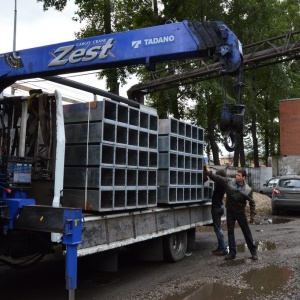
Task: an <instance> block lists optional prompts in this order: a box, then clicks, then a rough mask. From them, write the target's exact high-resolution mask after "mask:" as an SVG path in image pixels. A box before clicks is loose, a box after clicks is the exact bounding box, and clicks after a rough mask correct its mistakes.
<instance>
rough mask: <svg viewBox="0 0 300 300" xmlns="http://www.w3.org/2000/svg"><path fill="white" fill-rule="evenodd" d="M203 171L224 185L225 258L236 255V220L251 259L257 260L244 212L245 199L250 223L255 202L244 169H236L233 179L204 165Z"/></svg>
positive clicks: (228, 258) (252, 218)
mask: <svg viewBox="0 0 300 300" xmlns="http://www.w3.org/2000/svg"><path fill="white" fill-rule="evenodd" d="M205 173H206V174H207V176H208V177H209V178H210V179H211V180H213V181H214V182H216V183H219V184H221V185H222V186H224V187H225V191H226V196H227V198H226V209H227V211H226V220H227V230H228V244H229V253H228V254H227V255H226V256H225V260H231V259H235V257H236V243H235V236H234V226H235V222H236V221H237V222H238V224H239V225H240V227H241V230H242V232H243V235H244V238H245V241H246V243H247V246H248V248H249V250H250V252H251V255H252V259H253V260H257V259H258V257H257V248H256V246H255V244H254V242H253V238H252V233H251V230H250V227H249V224H248V221H247V216H246V213H245V207H246V201H247V200H248V201H249V206H250V222H251V223H252V222H253V220H254V216H255V202H254V200H253V197H252V189H251V188H250V187H249V185H248V184H247V183H246V182H245V179H246V175H247V174H246V171H245V170H244V169H240V170H238V171H237V173H236V175H235V179H233V178H228V177H222V176H219V175H216V174H213V173H212V171H211V170H210V169H209V167H208V166H207V165H206V166H205Z"/></svg>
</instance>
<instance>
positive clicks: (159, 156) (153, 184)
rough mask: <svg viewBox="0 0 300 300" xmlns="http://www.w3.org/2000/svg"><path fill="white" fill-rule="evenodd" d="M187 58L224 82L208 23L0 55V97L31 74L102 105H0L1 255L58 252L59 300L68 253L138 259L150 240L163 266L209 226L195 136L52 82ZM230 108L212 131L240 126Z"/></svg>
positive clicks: (73, 264)
mask: <svg viewBox="0 0 300 300" xmlns="http://www.w3.org/2000/svg"><path fill="white" fill-rule="evenodd" d="M189 58H213V59H216V60H218V61H220V63H221V65H222V72H224V74H230V75H236V74H237V73H238V72H240V70H241V65H242V48H241V43H240V42H239V40H238V39H237V37H236V36H235V34H234V33H233V32H232V31H231V30H230V29H229V28H228V27H227V26H226V25H225V24H224V23H222V22H220V21H214V22H207V21H205V22H197V21H183V22H177V23H168V24H164V25H160V26H154V27H149V28H142V29H137V30H131V31H126V32H120V33H112V34H107V35H103V36H96V37H90V38H85V39H81V40H74V41H69V42H64V43H59V44H53V45H47V46H42V47H37V48H32V49H25V50H20V51H14V52H10V53H3V54H0V92H2V91H3V90H4V89H5V88H7V87H8V86H10V85H11V84H13V83H15V82H16V81H17V80H24V79H30V78H37V77H39V78H44V79H47V80H50V81H53V82H57V83H61V84H64V85H66V86H71V87H73V88H77V89H81V90H84V91H88V92H90V93H92V94H93V95H100V96H103V97H104V98H103V100H102V101H91V102H87V103H78V104H69V105H62V96H61V93H60V92H59V91H58V90H56V91H55V92H54V93H53V94H49V93H45V92H43V91H41V90H31V91H30V92H29V95H28V96H22V97H17V96H12V97H6V96H5V97H2V99H1V100H0V120H1V124H0V135H1V142H0V143H1V163H0V168H1V175H0V176H1V181H0V188H1V198H0V228H1V231H0V255H1V256H2V257H11V258H20V257H23V256H28V255H33V254H39V253H40V254H41V255H40V256H39V257H38V259H40V258H41V257H43V255H45V254H47V253H51V251H53V248H54V247H61V248H62V249H63V250H64V254H65V265H66V269H65V272H66V274H65V278H66V288H67V290H68V294H69V299H74V298H75V290H76V287H77V259H78V257H81V256H86V255H90V254H94V253H99V252H104V251H107V252H108V251H109V250H112V249H119V248H120V247H124V246H130V245H137V244H139V245H142V244H143V242H148V244H147V247H144V248H139V249H142V250H140V254H141V255H142V254H145V252H147V249H149V247H150V246H149V245H150V244H151V245H152V246H154V245H155V249H159V250H158V252H157V253H158V255H159V256H160V257H162V258H163V259H165V260H169V261H178V260H181V259H182V258H183V257H184V255H185V253H186V251H187V249H189V248H191V246H192V245H193V242H194V240H195V228H196V226H199V225H205V224H209V223H211V222H212V221H211V213H210V210H211V194H212V186H210V185H207V184H204V182H203V159H204V156H203V155H204V131H203V128H201V127H197V126H194V125H192V124H190V123H186V122H183V121H180V120H177V119H175V118H172V117H170V118H168V119H159V117H158V115H157V112H156V110H155V109H153V108H150V107H147V106H146V105H143V104H141V103H139V102H138V101H135V100H136V99H135V97H134V95H133V97H132V99H127V98H125V97H121V96H118V95H114V94H112V93H108V92H106V91H103V90H100V89H97V88H94V87H91V86H87V85H84V84H80V83H77V82H74V81H71V80H69V79H65V78H62V77H59V76H58V75H61V74H68V73H73V72H83V71H88V70H99V69H107V68H116V67H121V66H129V65H137V64H142V65H145V66H146V67H151V66H153V65H154V64H156V63H159V62H167V61H170V60H180V59H189ZM237 107H238V108H241V107H242V108H244V107H243V105H238V104H237V106H236V107H234V105H233V106H232V107H227V108H226V111H227V112H226V113H225V114H224V116H225V118H224V122H223V127H224V130H234V129H238V128H240V126H241V124H240V123H241V117H242V115H243V113H240V110H239V109H238V110H237V109H236V108H237ZM237 111H238V112H237ZM149 243H150V244H149ZM148 252H149V251H148ZM150 252H151V251H150ZM2 261H3V260H2Z"/></svg>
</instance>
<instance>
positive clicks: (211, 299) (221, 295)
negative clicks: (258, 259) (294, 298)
mask: <svg viewBox="0 0 300 300" xmlns="http://www.w3.org/2000/svg"><path fill="white" fill-rule="evenodd" d="M292 277H293V272H292V271H291V270H290V269H289V268H287V267H278V266H269V267H265V268H263V269H257V270H251V271H249V272H247V273H246V274H245V275H243V280H244V281H245V282H246V284H247V285H249V288H245V289H241V288H238V287H231V286H227V285H223V284H221V283H210V284H205V285H202V286H201V287H200V288H198V289H197V290H193V291H190V292H189V293H188V292H187V293H186V294H184V295H175V296H172V297H168V298H167V300H215V299H218V300H227V299H253V297H254V296H266V295H274V294H276V293H278V292H282V290H283V287H284V285H285V284H286V283H287V282H288V280H289V279H291V278H292Z"/></svg>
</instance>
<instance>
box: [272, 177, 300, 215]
mask: <svg viewBox="0 0 300 300" xmlns="http://www.w3.org/2000/svg"><path fill="white" fill-rule="evenodd" d="M271 203H272V214H273V215H276V214H278V211H279V210H280V209H284V210H300V176H298V175H289V176H281V177H280V178H279V179H278V182H277V185H276V187H275V188H274V190H273V193H272V200H271Z"/></svg>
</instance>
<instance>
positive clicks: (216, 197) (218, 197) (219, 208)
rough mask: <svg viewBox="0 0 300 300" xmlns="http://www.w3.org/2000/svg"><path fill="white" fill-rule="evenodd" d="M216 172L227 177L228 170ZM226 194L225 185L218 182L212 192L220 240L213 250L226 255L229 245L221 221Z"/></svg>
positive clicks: (215, 226)
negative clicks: (225, 239)
mask: <svg viewBox="0 0 300 300" xmlns="http://www.w3.org/2000/svg"><path fill="white" fill-rule="evenodd" d="M216 174H217V175H220V176H223V177H226V170H225V169H222V170H217V171H216ZM224 195H225V187H224V186H223V185H221V184H219V183H217V182H216V183H215V187H214V191H213V194H212V201H211V216H212V220H213V226H214V231H215V233H216V236H217V240H218V247H217V249H215V250H213V251H212V253H213V254H214V255H218V256H221V255H226V254H227V253H228V252H227V245H226V243H225V241H224V234H223V230H222V221H221V218H222V216H223V214H224V203H223V198H224Z"/></svg>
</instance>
